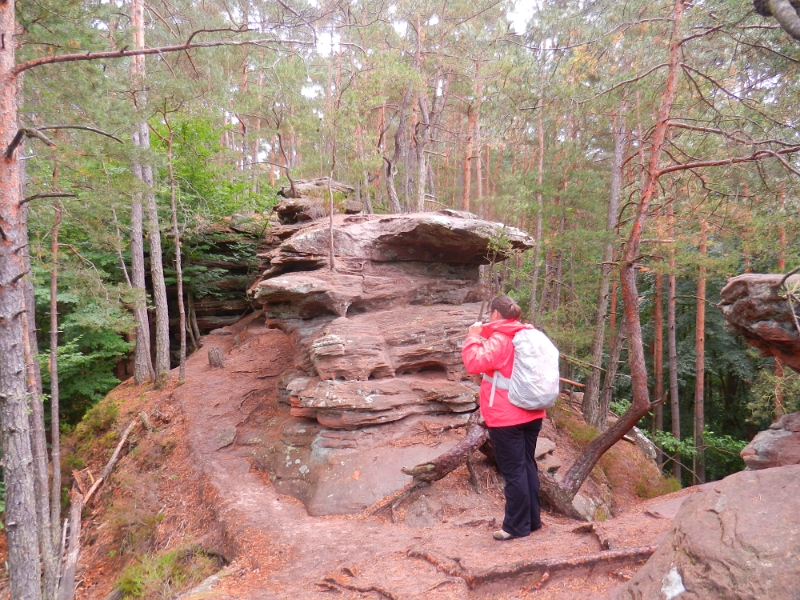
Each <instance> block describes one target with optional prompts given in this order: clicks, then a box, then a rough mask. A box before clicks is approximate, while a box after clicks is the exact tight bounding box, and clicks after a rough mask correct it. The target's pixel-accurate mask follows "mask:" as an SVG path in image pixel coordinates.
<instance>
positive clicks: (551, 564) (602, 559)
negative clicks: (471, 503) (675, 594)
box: [408, 546, 658, 589]
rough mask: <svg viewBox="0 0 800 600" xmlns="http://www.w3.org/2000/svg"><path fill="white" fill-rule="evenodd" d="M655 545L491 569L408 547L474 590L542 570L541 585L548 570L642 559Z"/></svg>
mask: <svg viewBox="0 0 800 600" xmlns="http://www.w3.org/2000/svg"><path fill="white" fill-rule="evenodd" d="M657 548H658V546H634V547H632V548H623V549H621V550H607V551H605V552H595V553H593V554H584V555H581V556H570V557H567V558H563V557H562V558H547V559H541V560H522V561H519V562H516V563H512V564H510V565H507V566H501V567H494V568H491V569H484V570H483V571H477V572H475V571H472V570H470V569H465V568H464V567H463V566H462V565H461V564H460V561H458V559H452V560H453V562H456V563H457V566H450V565H447V564H445V563H443V562H442V561H441V560H439V559H438V558H436V557H435V556H432V555H430V554H428V553H427V552H424V551H420V550H409V551H408V556H410V557H412V558H420V559H422V560H425V561H427V562H429V563H430V564H432V565H434V566H435V567H436V568H437V569H439V570H440V571H442V572H444V573H446V574H448V575H451V576H453V577H460V578H461V579H463V580H464V581H465V582H466V584H467V587H469V588H470V589H474V588H475V587H477V586H479V585H483V584H485V583H489V582H492V581H497V580H500V579H510V578H512V577H517V576H519V575H524V574H527V573H534V572H536V571H542V572H543V573H544V574H545V575H547V576H546V577H545V575H543V576H542V578H541V579H540V580H539V582H540V584H542V583H544V582H545V581H547V579H549V577H550V575H549V574H550V573H552V572H553V571H554V570H556V569H576V568H580V567H589V566H593V565H596V564H599V563H610V562H614V561H618V560H642V559H647V558H650V556H651V555H652V554H653V553H654V552H655V551H656V549H657Z"/></svg>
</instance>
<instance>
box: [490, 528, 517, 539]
mask: <svg viewBox="0 0 800 600" xmlns="http://www.w3.org/2000/svg"><path fill="white" fill-rule="evenodd" d="M492 537H493V538H494V539H496V540H498V541H501V542H505V541H506V540H513V539H514V536H513V535H511V534H510V533H507V532H505V531H503V530H502V529H498V530H497V531H495V532H494V533H493V534H492Z"/></svg>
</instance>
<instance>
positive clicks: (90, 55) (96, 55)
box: [11, 34, 313, 75]
mask: <svg viewBox="0 0 800 600" xmlns="http://www.w3.org/2000/svg"><path fill="white" fill-rule="evenodd" d="M193 36H194V34H192V36H190V38H189V39H190V40H191V37H193ZM263 44H297V45H301V46H310V45H313V43H312V42H306V41H304V40H289V39H276V38H265V39H255V40H219V41H216V42H191V41H189V42H186V43H184V44H177V45H174V46H158V47H156V48H140V49H138V50H127V49H124V48H123V49H122V50H113V51H108V52H86V53H85V54H60V55H57V56H44V57H42V58H34V59H32V60H28V61H25V62H22V63H20V64H18V65H17V66H16V67H15V68H14V70H13V71H11V73H12V74H13V75H19V74H20V73H23V72H25V71H27V70H29V69H33V68H34V67H41V66H43V65H52V64H56V63H64V62H77V61H83V60H102V59H105V58H122V57H124V56H147V55H150V54H166V53H167V52H182V51H184V50H191V49H193V48H216V47H219V46H258V45H263Z"/></svg>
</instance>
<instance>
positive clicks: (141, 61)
mask: <svg viewBox="0 0 800 600" xmlns="http://www.w3.org/2000/svg"><path fill="white" fill-rule="evenodd" d="M131 26H132V28H133V30H134V47H135V48H144V2H143V0H133V1H132V3H131ZM131 70H132V75H133V77H132V79H133V84H134V86H136V88H137V90H136V95H135V100H136V103H137V108H139V110H140V111H142V110H143V109H144V107H145V106H146V105H147V95H146V94H145V92H144V82H145V76H146V70H145V57H144V56H134V57H133V66H132V69H131ZM140 86H141V87H140ZM133 143H134V144H135V145H136V146H138V150H139V157H138V165H135V167H134V169H133V174H134V176H136V177H138V178H139V179H140V181H141V182H142V196H143V197H144V208H145V214H146V215H147V234H148V239H149V242H150V278H151V280H152V284H153V303H154V305H155V316H156V360H155V365H154V367H155V381H156V383H159V382H161V381H163V380H164V379H165V378H166V377H167V376H168V375H169V368H170V364H169V310H168V307H167V286H166V284H165V283H164V265H163V262H162V251H161V229H160V224H159V221H158V207H157V205H156V197H155V193H154V191H153V167H152V165H151V164H150V162H149V159H148V158H147V156H146V155H147V152H148V151H149V150H150V131H149V129H148V126H147V121H146V120H142V121H140V122H139V123H137V124H136V125H135V131H134V136H133ZM133 235H134V232H133V227H131V236H133ZM141 275H142V284H144V281H143V279H144V277H143V275H144V273H142V274H141ZM134 279H136V277H135V276H134ZM138 283H139V282H138V281H135V284H137V286H138ZM143 288H144V285H142V289H143ZM137 329H138V327H137ZM148 337H149V336H148ZM136 343H137V345H138V343H139V340H138V337H137V342H136ZM137 357H138V353H137ZM137 371H138V369H137V368H134V377H135V378H136V380H137V381H138V379H139V378H138V377H136V373H137Z"/></svg>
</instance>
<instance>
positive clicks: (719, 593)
mask: <svg viewBox="0 0 800 600" xmlns="http://www.w3.org/2000/svg"><path fill="white" fill-rule="evenodd" d="M798 511H800V465H793V466H787V467H779V468H774V469H766V470H762V471H742V472H740V473H736V474H734V475H731V476H729V477H726V478H725V479H723V480H721V481H718V482H715V483H714V484H712V485H711V486H710V489H707V490H706V491H704V492H697V493H695V494H693V495H692V496H690V497H689V498H688V499H687V500H686V501H685V502H684V503H683V505H682V506H681V508H680V510H679V511H678V514H677V516H676V517H675V520H674V522H673V525H672V527H671V529H670V531H669V533H668V534H667V537H666V539H665V540H664V541H663V542H662V543H661V544H660V546H659V548H658V550H657V551H656V553H655V554H654V555H653V556H652V557H651V558H650V560H648V561H647V564H645V566H644V567H642V568H641V569H640V570H639V571H638V572H637V573H636V575H634V577H633V579H631V581H630V582H629V584H628V585H627V586H626V587H625V588H624V589H623V590H620V591H618V592H617V593H616V594H615V595H614V596H612V598H613V599H614V600H632V599H636V600H672V599H673V598H677V599H679V600H707V599H708V598H731V599H733V598H736V599H738V600H763V599H764V598H797V596H798V587H797V582H798V581H800V560H798V558H797V557H798V556H800V527H798V526H797V524H796V523H797V513H798Z"/></svg>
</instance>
